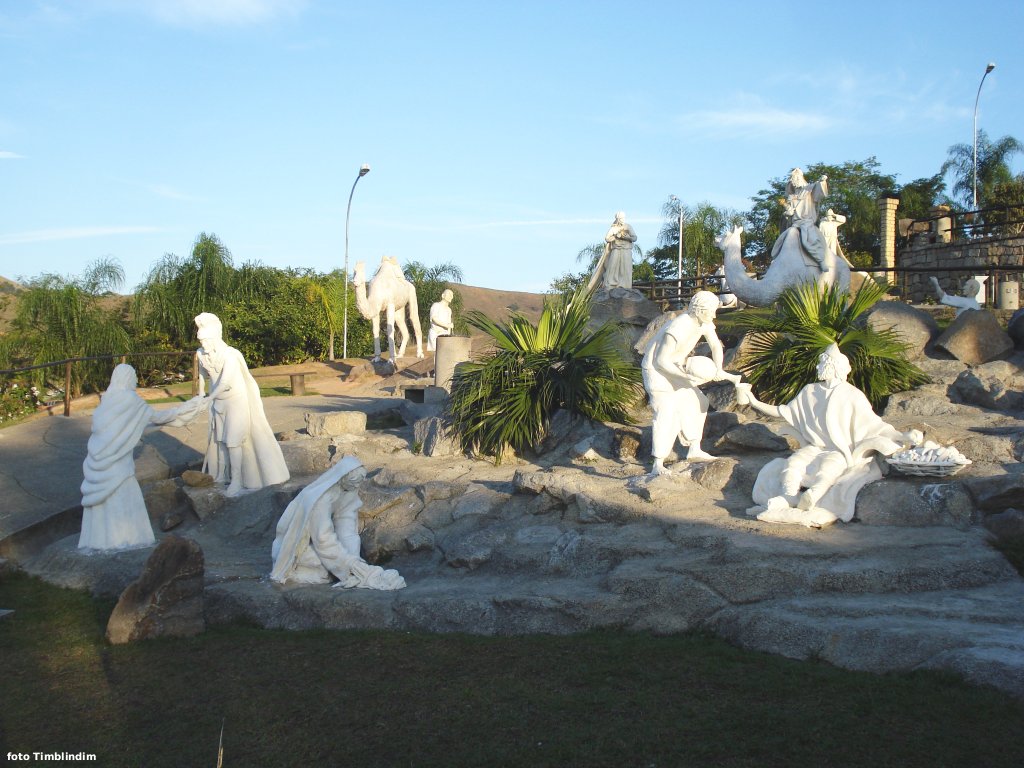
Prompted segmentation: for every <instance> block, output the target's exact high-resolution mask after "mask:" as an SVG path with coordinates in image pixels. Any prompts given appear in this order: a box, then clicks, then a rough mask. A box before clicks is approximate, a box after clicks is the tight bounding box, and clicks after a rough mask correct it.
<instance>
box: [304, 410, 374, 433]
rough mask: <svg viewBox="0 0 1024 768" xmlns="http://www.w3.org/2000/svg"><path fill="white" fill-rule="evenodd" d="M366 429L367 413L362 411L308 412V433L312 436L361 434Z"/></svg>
mask: <svg viewBox="0 0 1024 768" xmlns="http://www.w3.org/2000/svg"><path fill="white" fill-rule="evenodd" d="M365 431H366V414H365V413H363V412H362V411H329V412H327V413H307V414H306V433H307V434H308V435H309V436H310V437H334V436H335V435H361V434H363V432H365Z"/></svg>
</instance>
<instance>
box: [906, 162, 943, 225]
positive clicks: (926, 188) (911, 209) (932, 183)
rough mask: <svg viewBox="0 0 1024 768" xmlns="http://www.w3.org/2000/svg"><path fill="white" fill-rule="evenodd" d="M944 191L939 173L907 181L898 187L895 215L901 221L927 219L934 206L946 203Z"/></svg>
mask: <svg viewBox="0 0 1024 768" xmlns="http://www.w3.org/2000/svg"><path fill="white" fill-rule="evenodd" d="M945 191H946V182H945V181H943V178H942V174H941V173H937V174H935V175H934V176H928V177H924V178H920V179H914V180H913V181H909V182H907V183H906V184H904V185H903V186H902V187H900V190H899V198H900V205H899V208H898V209H897V210H896V215H897V216H899V217H900V218H901V219H927V218H929V217H930V216H931V209H932V208H933V207H934V206H936V205H939V204H942V203H945V202H946V200H947V198H946V197H945Z"/></svg>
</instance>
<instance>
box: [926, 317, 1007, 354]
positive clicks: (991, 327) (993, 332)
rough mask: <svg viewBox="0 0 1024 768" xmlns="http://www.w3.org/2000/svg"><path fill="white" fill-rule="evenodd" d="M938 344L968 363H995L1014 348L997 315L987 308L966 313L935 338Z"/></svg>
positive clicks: (937, 345) (940, 347)
mask: <svg viewBox="0 0 1024 768" xmlns="http://www.w3.org/2000/svg"><path fill="white" fill-rule="evenodd" d="M935 346H936V347H937V348H939V349H942V350H944V351H946V352H949V354H951V355H952V356H953V357H955V358H956V359H957V360H960V361H961V362H964V363H967V364H968V365H982V364H983V363H988V362H991V361H992V360H995V359H996V358H998V357H1000V356H1001V355H1005V354H1006V353H1007V352H1009V351H1010V350H1012V349H1013V339H1011V338H1010V337H1009V335H1007V333H1006V331H1004V330H1003V328H1002V326H1001V325H999V321H998V320H997V319H996V316H995V315H994V314H992V313H991V312H989V311H988V310H985V309H973V310H968V311H966V312H962V313H961V314H960V317H958V318H956V319H955V320H954V321H953V322H952V323H950V324H949V327H948V328H947V329H946V331H945V332H944V333H943V334H942V335H941V336H939V338H938V339H936V340H935Z"/></svg>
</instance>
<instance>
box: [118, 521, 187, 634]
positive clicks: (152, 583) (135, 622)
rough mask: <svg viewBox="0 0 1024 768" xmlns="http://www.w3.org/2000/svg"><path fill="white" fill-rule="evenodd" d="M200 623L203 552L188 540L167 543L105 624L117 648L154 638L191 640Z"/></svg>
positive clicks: (175, 539) (161, 546)
mask: <svg viewBox="0 0 1024 768" xmlns="http://www.w3.org/2000/svg"><path fill="white" fill-rule="evenodd" d="M205 628H206V623H205V621H204V618H203V550H202V549H200V547H199V545H198V544H197V543H196V542H195V541H192V540H191V539H183V538H179V537H177V536H169V537H167V538H165V539H164V540H163V541H161V542H160V544H159V545H158V546H157V548H156V549H155V550H153V554H152V555H150V556H149V559H148V560H147V561H146V565H145V567H144V568H143V571H142V575H140V576H139V578H138V580H137V581H135V582H133V583H132V584H130V585H129V586H128V588H127V589H126V590H125V591H124V592H123V593H122V594H121V598H120V599H119V600H118V601H117V605H116V606H115V607H114V612H113V613H112V614H111V616H110V620H109V621H108V622H107V639H108V640H109V641H110V642H111V643H114V644H115V645H117V644H121V643H131V642H134V641H136V640H147V639H150V638H153V637H164V636H170V637H190V636H192V635H197V634H199V633H200V632H202V631H203V630H204V629H205Z"/></svg>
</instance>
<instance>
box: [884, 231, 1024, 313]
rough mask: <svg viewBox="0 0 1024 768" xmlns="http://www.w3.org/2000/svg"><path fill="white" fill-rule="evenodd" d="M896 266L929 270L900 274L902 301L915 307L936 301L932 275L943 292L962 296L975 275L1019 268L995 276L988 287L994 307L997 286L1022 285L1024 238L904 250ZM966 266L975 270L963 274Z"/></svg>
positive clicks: (988, 301)
mask: <svg viewBox="0 0 1024 768" xmlns="http://www.w3.org/2000/svg"><path fill="white" fill-rule="evenodd" d="M896 265H897V268H898V269H905V268H908V267H910V268H914V267H927V268H928V270H929V271H924V272H901V273H899V274H898V275H897V282H898V284H899V286H900V289H901V294H902V296H903V298H904V299H905V300H909V301H910V302H911V303H912V304H920V303H922V302H923V301H924V300H925V299H926V298H927V299H930V300H934V299H935V291H934V290H933V289H932V286H931V283H930V282H929V279H928V278H930V277H931V276H932V275H934V276H935V277H937V278H939V283H940V284H941V285H942V289H943V290H944V291H946V292H947V293H956V294H959V293H960V289H961V286H962V285H963V282H964V281H965V280H967V279H968V278H969V277H971V276H972V275H975V274H978V275H987V274H990V273H991V272H992V268H994V267H1002V268H1006V267H1020V268H1021V269H1020V272H1010V273H1002V274H993V277H992V278H990V279H989V280H988V282H987V283H986V284H985V289H986V293H987V297H986V298H987V304H988V306H989V307H994V305H995V300H996V297H997V296H998V293H997V292H998V289H999V286H998V283H1000V282H1001V281H1003V280H1005V279H1007V278H1012V279H1014V280H1016V281H1018V282H1019V281H1020V280H1021V277H1022V275H1024V237H1013V238H984V239H978V240H960V241H957V242H954V243H948V244H946V243H937V244H929V245H924V246H920V247H914V248H905V249H903V250H902V251H900V252H899V254H898V256H897V260H896ZM950 267H954V268H957V271H955V272H951V271H946V270H948V268H950ZM963 267H973V268H975V269H973V270H969V271H964V270H962V269H961V268H963Z"/></svg>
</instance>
